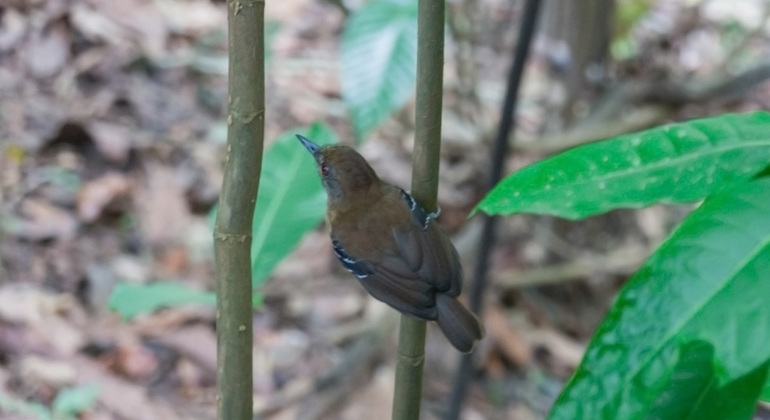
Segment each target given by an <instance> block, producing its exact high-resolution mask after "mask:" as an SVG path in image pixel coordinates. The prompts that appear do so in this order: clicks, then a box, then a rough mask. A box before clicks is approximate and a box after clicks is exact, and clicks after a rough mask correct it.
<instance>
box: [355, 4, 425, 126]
mask: <svg viewBox="0 0 770 420" xmlns="http://www.w3.org/2000/svg"><path fill="white" fill-rule="evenodd" d="M341 67H342V68H341V73H342V75H341V77H342V96H343V97H344V98H345V102H346V103H347V104H348V107H349V108H350V112H351V117H352V122H353V128H354V129H355V131H356V135H357V136H358V137H359V138H360V137H361V136H362V135H363V134H364V133H366V132H367V131H369V130H370V129H372V128H373V127H375V126H376V125H377V124H379V123H380V122H382V121H383V120H384V119H385V118H386V117H388V116H389V115H390V114H391V113H392V112H393V111H395V110H396V109H398V108H400V107H402V106H403V105H404V103H405V102H406V101H407V99H409V97H410V96H411V95H412V92H413V91H414V84H415V79H416V67H417V2H416V1H415V0H372V1H370V2H369V3H367V4H366V5H364V6H363V7H361V8H360V9H359V10H357V11H356V12H355V13H354V14H353V15H352V16H351V17H350V18H349V19H348V21H347V23H346V25H345V32H344V33H343V35H342V63H341Z"/></svg>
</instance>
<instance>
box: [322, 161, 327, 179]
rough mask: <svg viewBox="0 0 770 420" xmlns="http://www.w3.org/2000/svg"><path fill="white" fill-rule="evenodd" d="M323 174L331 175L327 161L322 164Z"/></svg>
mask: <svg viewBox="0 0 770 420" xmlns="http://www.w3.org/2000/svg"><path fill="white" fill-rule="evenodd" d="M321 175H323V176H329V167H328V166H326V164H325V163H322V164H321Z"/></svg>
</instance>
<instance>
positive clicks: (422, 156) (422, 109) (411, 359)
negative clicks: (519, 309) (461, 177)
mask: <svg viewBox="0 0 770 420" xmlns="http://www.w3.org/2000/svg"><path fill="white" fill-rule="evenodd" d="M444 9H445V2H444V0H419V4H418V15H417V16H418V17H417V99H416V101H417V102H416V111H415V119H416V123H415V125H416V132H415V141H414V155H413V158H412V165H413V168H414V169H413V173H412V195H413V196H414V198H415V200H417V202H419V203H420V205H422V206H423V208H425V209H426V210H428V211H434V210H435V209H436V207H437V206H436V195H437V193H438V163H439V151H440V149H441V98H442V93H443V92H442V88H443V79H444V78H443V70H444ZM425 325H426V323H425V321H423V320H419V319H415V318H412V317H410V316H408V315H401V326H400V329H399V337H398V360H397V362H396V383H395V392H394V398H393V419H394V420H407V419H409V420H411V419H419V417H420V401H421V399H422V371H423V366H424V364H425Z"/></svg>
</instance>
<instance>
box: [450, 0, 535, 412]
mask: <svg viewBox="0 0 770 420" xmlns="http://www.w3.org/2000/svg"><path fill="white" fill-rule="evenodd" d="M539 7H540V0H527V1H526V3H525V5H524V14H523V16H522V22H521V26H520V28H519V37H518V42H517V45H516V50H515V53H514V55H513V63H512V64H511V69H510V72H509V73H508V85H507V87H506V92H505V101H504V102H503V110H502V115H501V116H500V124H499V126H498V129H497V136H496V138H495V142H494V144H493V146H492V153H491V155H490V161H491V162H492V170H491V171H490V173H489V179H488V182H487V191H489V190H490V189H491V188H492V187H493V186H494V185H495V184H497V183H498V182H499V181H500V179H501V178H502V175H503V166H504V163H505V158H506V156H507V154H508V148H509V144H508V143H509V142H508V139H509V137H510V135H511V133H512V132H513V129H514V122H515V114H516V105H517V99H518V95H519V86H520V84H521V77H522V74H523V73H524V63H525V62H526V60H527V55H528V54H529V47H530V45H531V44H532V37H533V35H534V33H535V26H536V23H537V16H538V10H539ZM481 217H483V218H484V226H483V228H482V232H481V239H480V241H479V251H478V256H477V258H476V266H475V267H474V270H473V280H474V281H473V282H472V283H471V284H470V290H469V293H468V295H469V300H470V309H471V311H473V312H475V313H479V312H480V311H481V304H482V300H483V297H484V290H485V289H486V284H487V269H488V267H489V253H490V252H491V250H492V246H493V245H494V242H495V229H496V227H497V216H489V215H486V214H482V216H481ZM471 356H472V355H470V354H467V355H463V356H462V359H461V360H460V365H459V367H458V369H457V374H456V375H455V380H454V385H453V387H452V394H451V397H450V401H449V411H448V414H447V419H452V420H455V419H458V418H459V416H460V410H461V409H462V405H463V400H464V398H465V392H466V390H467V388H468V382H469V377H470V375H471V373H472V371H471V368H472V364H471V362H472V359H471Z"/></svg>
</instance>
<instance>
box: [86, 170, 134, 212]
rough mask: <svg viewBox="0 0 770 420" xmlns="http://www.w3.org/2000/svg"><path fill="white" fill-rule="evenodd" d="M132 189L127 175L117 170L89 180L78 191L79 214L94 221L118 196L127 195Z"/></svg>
mask: <svg viewBox="0 0 770 420" xmlns="http://www.w3.org/2000/svg"><path fill="white" fill-rule="evenodd" d="M130 191H131V182H130V181H129V180H128V178H127V177H126V176H125V175H123V174H119V173H116V172H111V173H107V174H105V175H103V176H101V177H99V178H97V179H94V180H92V181H89V182H87V183H86V184H85V185H83V186H82V187H81V188H80V191H78V198H77V210H78V216H79V217H80V219H81V220H83V221H84V222H93V221H95V220H96V219H98V218H99V216H100V215H101V214H102V211H104V209H105V207H107V206H109V205H110V204H111V203H113V202H115V200H117V199H118V198H121V197H125V196H126V195H128V193H129V192H130Z"/></svg>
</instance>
